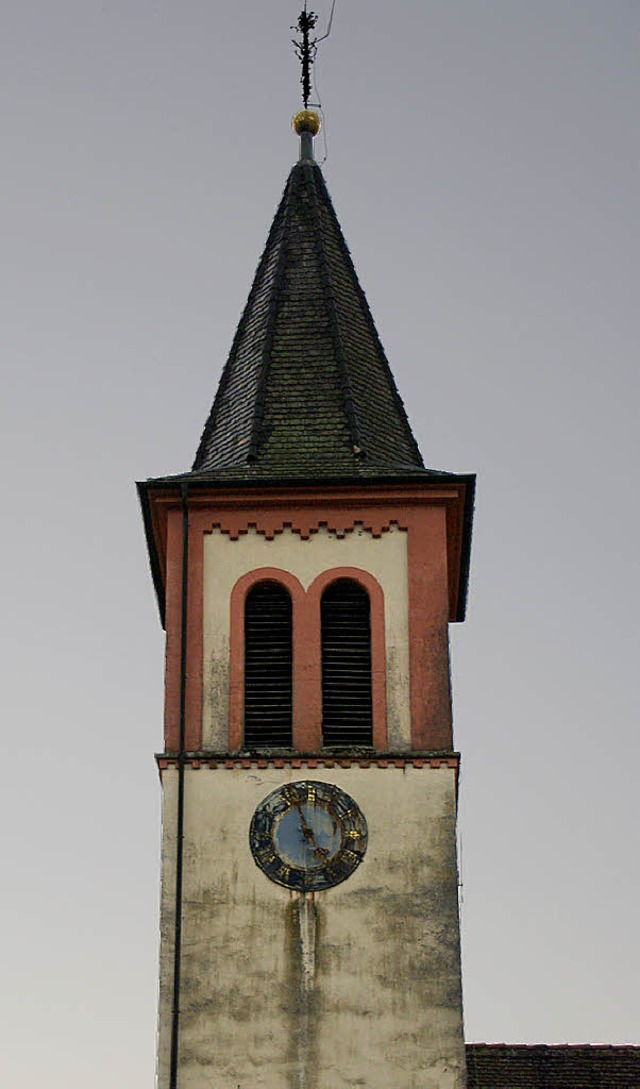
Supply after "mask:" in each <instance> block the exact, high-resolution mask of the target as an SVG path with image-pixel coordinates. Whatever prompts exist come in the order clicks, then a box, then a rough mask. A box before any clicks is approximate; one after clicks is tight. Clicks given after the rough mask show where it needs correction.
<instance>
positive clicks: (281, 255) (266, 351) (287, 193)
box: [247, 175, 293, 462]
mask: <svg viewBox="0 0 640 1089" xmlns="http://www.w3.org/2000/svg"><path fill="white" fill-rule="evenodd" d="M292 189H293V175H291V176H290V177H289V179H288V181H287V185H286V186H285V190H284V193H283V195H282V201H281V203H280V208H279V209H278V211H279V212H280V211H281V210H282V225H281V235H282V237H281V240H280V249H279V251H278V259H277V262H276V269H275V273H274V277H273V289H272V293H271V299H270V301H269V316H268V318H267V326H266V329H265V337H264V344H263V346H262V363H261V366H260V377H259V379H258V388H257V390H256V403H255V406H254V410H253V420H252V422H251V438H250V440H249V452H248V454H247V461H249V462H251V461H254V460H255V458H256V455H257V453H258V448H259V446H260V440H261V437H262V435H261V432H262V424H263V421H264V406H265V400H266V393H267V379H268V376H269V370H270V369H271V362H272V351H271V349H272V348H273V337H274V332H275V327H276V321H277V318H278V304H279V302H280V296H281V289H282V282H283V279H284V270H285V265H286V261H285V258H286V255H287V251H288V245H289V231H290V227H291V206H292V199H291V192H292ZM268 245H269V240H268V239H267V246H266V247H265V252H266V249H267V247H268ZM256 279H257V276H256ZM247 305H248V304H247Z"/></svg>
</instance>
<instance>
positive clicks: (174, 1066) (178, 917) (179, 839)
mask: <svg viewBox="0 0 640 1089" xmlns="http://www.w3.org/2000/svg"><path fill="white" fill-rule="evenodd" d="M180 491H181V498H182V608H181V613H180V616H181V627H182V630H181V644H180V739H179V748H178V812H177V819H176V899H175V932H174V943H173V1008H172V1015H171V1064H170V1073H169V1089H178V1047H179V1027H180V968H181V960H182V863H183V856H184V786H185V781H184V772H185V737H186V705H187V699H186V697H187V597H188V594H187V591H188V580H189V504H188V484H187V483H183V484H182V486H181V489H180Z"/></svg>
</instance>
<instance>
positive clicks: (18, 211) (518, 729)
mask: <svg viewBox="0 0 640 1089" xmlns="http://www.w3.org/2000/svg"><path fill="white" fill-rule="evenodd" d="M314 8H315V10H317V11H318V12H319V14H320V16H321V23H322V24H326V19H327V17H328V14H329V9H330V2H329V0H316V2H315V4H314ZM297 13H298V4H297V3H294V2H289V0H287V2H285V0H271V2H270V3H268V4H266V3H264V0H261V2H258V0H245V3H243V4H232V3H229V4H224V5H223V4H219V3H216V2H215V0H208V2H206V3H205V0H181V3H180V4H178V3H175V2H173V3H170V2H169V0H156V2H154V3H150V2H148V0H100V2H99V0H57V2H56V3H55V4H52V3H51V2H50V0H47V2H46V3H45V2H44V0H22V2H21V3H19V4H18V3H17V2H13V3H11V0H9V3H8V4H6V5H5V8H4V20H3V22H4V27H3V33H2V38H1V41H0V53H1V57H0V72H1V73H2V78H3V81H4V87H3V92H2V113H3V125H2V143H3V158H4V164H3V171H2V190H3V194H2V200H1V202H0V217H1V222H0V232H1V237H2V240H3V242H2V289H1V291H0V308H1V311H2V314H1V318H2V330H3V351H2V356H3V365H4V393H5V396H4V397H3V399H2V400H3V403H2V407H1V409H0V411H1V413H2V416H1V421H0V424H1V426H0V441H1V442H2V447H3V452H2V457H3V463H4V465H5V469H6V470H7V482H6V485H5V503H4V506H5V521H4V531H3V534H2V556H3V570H4V572H5V589H4V595H3V618H4V624H3V631H2V642H3V647H2V654H3V660H4V663H5V669H6V677H5V682H4V684H3V688H2V698H3V704H4V709H3V722H4V737H5V755H6V760H5V773H4V786H3V790H2V792H1V795H0V799H1V801H0V804H1V805H2V815H1V817H2V828H3V830H4V839H5V844H4V852H3V853H4V874H5V893H4V896H3V898H2V901H1V905H0V912H1V928H2V933H3V934H4V938H5V949H4V953H3V986H2V999H1V1003H2V1006H1V1008H0V1020H1V1022H2V1024H3V1027H4V1031H5V1034H6V1035H5V1039H4V1041H3V1043H2V1047H1V1048H0V1081H1V1082H2V1084H3V1085H11V1086H15V1087H20V1089H36V1087H37V1089H40V1087H41V1086H43V1085H46V1086H47V1087H48V1089H63V1087H64V1089H73V1087H75V1086H78V1087H80V1086H82V1087H84V1086H87V1085H90V1086H91V1089H107V1087H109V1089H112V1086H113V1085H114V1084H117V1085H118V1086H121V1087H122V1089H137V1087H139V1086H143V1085H150V1084H151V1083H152V1076H153V1066H154V1042H155V1041H154V1034H155V1001H156V956H157V899H158V890H157V881H158V840H159V802H160V792H159V786H158V782H157V777H156V773H155V768H154V763H153V759H152V754H153V752H154V751H156V750H158V749H159V748H160V747H161V744H162V735H161V727H162V670H163V639H162V632H161V629H160V625H159V622H158V617H157V613H156V607H155V602H154V598H153V593H152V588H151V580H150V577H149V573H148V570H147V561H146V555H145V549H144V543H143V534H142V526H141V522H140V518H139V514H138V511H137V507H136V500H135V495H134V491H133V485H132V481H133V480H134V479H135V478H143V477H145V476H149V475H160V474H162V473H165V472H172V471H180V470H183V469H185V468H187V467H188V466H189V465H190V463H191V459H192V457H193V454H194V452H195V448H196V445H197V440H198V438H199V435H200V430H201V427H202V425H203V423H204V419H205V416H206V413H207V411H208V408H209V405H210V402H211V400H212V397H213V393H214V390H215V386H216V383H217V379H218V376H219V373H220V369H221V367H222V365H223V363H224V360H225V358H226V354H227V352H228V349H229V346H230V343H231V338H232V335H233V332H234V329H235V325H236V323H237V320H238V317H239V314H240V311H241V309H242V306H243V305H244V302H245V300H246V296H247V292H248V289H249V285H250V282H251V278H252V275H253V271H254V269H255V266H256V262H257V259H258V256H259V253H260V251H261V249H262V246H263V245H264V241H265V239H266V233H267V230H268V227H269V224H270V222H271V218H272V216H273V213H274V211H275V207H276V204H277V202H278V200H279V197H280V194H281V190H282V187H283V184H284V181H285V178H286V174H287V172H288V169H289V167H290V165H291V163H292V161H293V160H294V158H295V156H296V151H297V149H296V140H295V138H294V137H293V135H292V134H291V132H290V129H289V121H290V117H291V115H292V114H293V113H294V112H295V110H296V108H297V106H298V86H297V79H298V72H297V68H296V64H295V61H294V59H293V56H292V52H291V48H290V46H289V38H290V33H289V30H288V27H289V25H290V24H291V23H293V22H294V21H295V18H296V16H297ZM639 44H640V9H639V7H638V4H637V3H636V2H635V0H597V2H596V0H580V2H578V0H536V2H535V3H533V2H525V0H446V2H445V0H420V2H418V0H415V2H411V0H397V2H396V3H395V4H393V5H391V4H388V3H386V4H383V3H382V2H380V0H366V2H365V0H338V2H337V7H336V15H335V20H334V27H333V32H332V35H331V37H330V38H329V40H328V41H327V42H325V43H324V44H323V45H322V47H321V54H320V57H319V63H318V81H319V84H320V91H321V95H322V100H323V106H324V110H325V116H326V127H325V131H326V132H327V135H328V148H329V158H328V161H327V163H326V165H325V168H324V169H325V177H326V178H327V182H328V185H329V188H330V190H331V193H332V195H333V199H334V203H335V206H336V210H337V213H338V217H339V219H340V221H341V223H342V226H343V229H344V231H345V234H346V236H347V240H348V242H349V244H350V247H351V250H352V253H353V256H354V260H355V263H356V267H357V269H358V272H359V275H360V278H361V281H362V283H363V286H364V288H365V291H366V292H367V294H368V298H369V301H370V304H371V307H372V310H373V314H374V317H375V320H376V322H377V325H378V330H379V332H380V334H381V337H382V340H383V343H384V344H385V347H386V349H387V353H388V356H389V359H390V362H391V365H392V368H393V370H394V373H395V376H396V379H397V382H398V385H399V387H400V390H401V393H402V394H403V396H404V399H405V403H406V405H407V408H408V411H409V415H410V418H411V421H412V424H413V426H414V430H415V432H416V435H417V438H418V440H419V442H420V445H421V448H422V451H423V454H424V456H425V460H426V462H427V464H428V465H430V466H432V467H435V468H444V469H449V470H454V471H460V472H467V471H477V473H478V476H479V494H478V505H477V511H476V528H475V540H474V552H473V561H472V574H471V594H470V607H469V616H468V620H467V622H466V624H465V625H463V626H458V627H455V628H454V629H453V630H452V649H453V670H454V675H453V679H454V694H455V724H456V740H457V745H458V747H459V748H460V749H461V751H462V753H463V774H462V784H461V785H462V806H461V822H460V824H461V840H462V863H463V878H464V905H463V936H464V963H465V1006H466V1024H467V1036H468V1038H469V1039H470V1040H488V1041H500V1040H507V1041H548V1042H558V1041H566V1040H569V1041H574V1042H577V1041H592V1042H600V1041H602V1042H611V1043H620V1042H624V1041H627V1042H636V1043H638V1042H640V1038H639V1034H638V1023H639V1014H640V1011H639V1009H638V1006H639V1001H638V982H637V981H638V978H639V977H640V954H639V943H638V925H637V917H638V912H639V906H640V905H639V901H640V878H639V875H638V842H637V826H638V795H637V789H636V778H637V770H636V766H637V761H638V756H639V755H640V751H639V750H640V742H639V740H638V729H637V706H638V695H639V693H638V674H639V669H638V641H637V636H636V626H637V616H638V604H639V603H638V585H637V562H636V555H637V540H638V536H639V532H640V525H639V521H640V519H639V516H638V504H637V500H636V497H635V494H634V486H633V482H634V479H635V472H634V470H636V467H637V453H638V451H637V412H638V409H637V404H638V392H639V391H638V377H637V368H636V366H635V363H636V352H637V343H638V317H637V312H638V305H637V285H638V192H639V188H640V186H639V183H640V178H639V176H638V175H639V173H640V171H639V169H638V165H639V164H638V151H637V103H638V98H639V91H640V75H639V66H638V46H639ZM319 150H320V153H321V154H322V145H321V144H320V148H319Z"/></svg>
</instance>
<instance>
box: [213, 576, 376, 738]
mask: <svg viewBox="0 0 640 1089" xmlns="http://www.w3.org/2000/svg"><path fill="white" fill-rule="evenodd" d="M345 578H347V579H353V581H354V582H357V583H359V585H360V586H362V587H363V588H364V589H365V590H366V591H367V593H368V595H369V600H370V603H371V673H372V678H371V679H372V696H373V747H374V749H376V750H377V751H379V752H384V751H385V750H386V748H387V694H386V650H385V633H384V594H383V592H382V589H381V587H380V584H379V583H378V582H377V581H376V579H375V578H374V577H373V576H372V575H370V574H369V573H368V572H367V571H362V570H361V569H360V568H357V567H334V568H332V569H331V570H330V571H324V572H323V573H322V574H321V575H318V577H317V578H316V579H314V581H313V582H312V583H311V585H310V586H309V588H308V590H307V591H306V592H305V590H304V587H303V586H302V583H301V582H300V580H299V579H297V578H296V577H295V575H292V574H291V573H290V572H289V571H284V570H282V569H281V568H277V567H259V568H256V570H254V571H250V572H248V573H247V574H246V575H243V576H242V578H240V579H238V581H237V583H236V585H235V586H234V588H233V590H232V593H231V617H230V619H231V632H230V663H229V664H230V685H229V750H230V751H231V752H238V751H240V750H241V749H242V743H243V732H244V610H245V599H246V596H247V594H248V593H249V590H250V589H251V588H252V586H255V584H256V583H258V582H265V581H269V582H278V583H280V584H281V585H282V586H284V587H286V589H287V590H288V591H289V593H290V595H291V604H292V613H293V748H294V749H295V750H296V751H297V752H306V753H309V752H320V751H321V750H322V673H321V650H320V600H321V598H322V594H323V592H324V590H325V589H326V588H327V586H329V585H330V584H331V583H332V582H335V581H336V580H337V579H345Z"/></svg>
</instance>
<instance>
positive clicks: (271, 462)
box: [192, 160, 442, 481]
mask: <svg viewBox="0 0 640 1089" xmlns="http://www.w3.org/2000/svg"><path fill="white" fill-rule="evenodd" d="M192 474H194V475H195V474H198V475H201V474H206V475H211V476H212V477H215V478H216V479H229V480H246V481H249V480H251V479H261V480H270V479H274V480H276V479H283V478H287V479H290V478H292V477H296V476H300V477H305V478H307V479H309V478H311V479H314V478H317V477H319V478H326V477H328V476H330V477H332V478H336V477H337V478H340V477H342V476H348V477H350V478H353V477H372V476H375V477H386V476H403V477H406V476H407V475H413V474H417V475H420V476H424V475H430V473H429V471H428V470H425V469H424V467H423V462H422V458H421V456H420V451H419V450H418V447H417V444H416V441H415V439H414V437H413V435H412V433H411V428H410V426H409V423H408V420H407V417H406V414H405V411H404V407H403V404H402V401H401V400H400V397H399V395H398V392H397V390H396V387H395V384H394V381H393V377H392V375H391V371H390V369H389V364H388V363H387V360H386V357H385V354H384V351H383V348H382V345H381V343H380V340H379V338H378V335H377V333H376V329H375V326H374V323H373V319H372V317H371V313H370V311H369V307H368V304H367V300H366V298H365V295H364V292H363V291H362V288H361V287H360V284H359V283H358V278H357V276H356V272H355V269H354V267H353V263H352V261H351V257H350V254H349V251H348V249H347V246H346V243H345V240H344V237H343V235H342V231H341V230H340V225H339V223H338V220H337V218H336V214H335V212H334V209H333V205H332V203H331V198H330V196H329V193H328V191H327V188H326V185H325V182H324V179H323V177H322V172H321V170H320V168H319V166H318V165H317V164H316V163H314V162H312V161H308V160H306V161H301V162H299V163H297V164H296V165H295V166H294V167H293V168H292V170H291V173H290V175H289V178H288V180H287V184H286V187H285V190H284V195H283V197H282V201H281V203H280V206H279V208H278V210H277V212H276V216H275V219H274V221H273V225H272V227H271V231H270V233H269V237H268V240H267V244H266V247H265V250H264V253H263V255H262V258H261V260H260V263H259V265H258V269H257V272H256V275H255V279H254V282H253V286H252V288H251V292H250V294H249V299H248V302H247V305H246V307H245V310H244V313H243V315H242V318H241V320H240V324H239V326H238V329H237V332H236V335H235V339H234V342H233V345H232V348H231V352H230V355H229V359H228V361H227V364H226V366H225V368H224V371H223V374H222V378H221V381H220V385H219V388H218V393H217V395H216V398H215V401H214V404H213V408H212V409H211V413H210V415H209V418H208V420H207V423H206V425H205V428H204V433H203V435H202V439H201V442H200V446H199V448H198V452H197V454H196V458H195V462H194V465H193V469H192ZM438 475H439V476H440V475H442V474H438Z"/></svg>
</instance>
